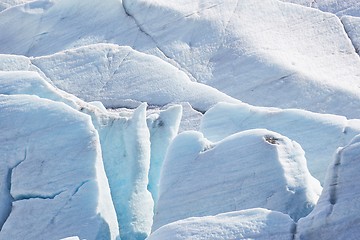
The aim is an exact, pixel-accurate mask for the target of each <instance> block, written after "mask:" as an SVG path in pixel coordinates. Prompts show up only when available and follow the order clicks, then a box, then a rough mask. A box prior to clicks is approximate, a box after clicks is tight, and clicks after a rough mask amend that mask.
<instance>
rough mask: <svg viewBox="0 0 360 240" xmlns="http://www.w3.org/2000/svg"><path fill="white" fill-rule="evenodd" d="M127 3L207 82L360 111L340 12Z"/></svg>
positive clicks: (356, 72)
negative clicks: (336, 13) (335, 13)
mask: <svg viewBox="0 0 360 240" xmlns="http://www.w3.org/2000/svg"><path fill="white" fill-rule="evenodd" d="M124 6H126V8H127V9H128V10H127V12H128V13H130V14H131V15H132V16H134V17H135V18H136V19H137V22H138V24H139V25H140V26H141V27H142V29H143V30H144V31H145V32H147V33H148V34H149V35H151V36H152V38H153V39H155V41H156V42H157V44H158V46H161V49H162V51H163V52H165V54H166V55H167V56H169V57H170V58H172V59H175V60H176V62H178V63H179V64H181V66H183V68H186V69H187V70H188V72H189V73H191V74H192V76H194V78H195V79H196V80H197V81H199V82H203V83H206V84H208V85H211V86H213V87H215V88H217V89H219V90H220V91H222V92H225V93H227V94H229V95H231V96H233V97H236V98H238V99H240V100H242V101H245V102H248V103H250V104H253V105H262V106H276V107H287V108H289V107H292V108H293V107H296V108H304V109H307V110H312V111H319V112H327V113H335V114H340V115H345V116H348V117H351V118H354V117H358V116H360V114H359V113H360V112H358V111H357V110H356V109H357V107H356V106H357V105H358V104H359V97H360V92H359V90H358V86H359V76H360V61H359V58H358V56H357V54H356V53H355V51H354V48H353V46H352V44H351V42H350V41H349V39H348V36H347V34H346V33H345V31H344V28H343V25H342V24H341V22H340V20H339V19H338V18H337V17H336V16H335V15H333V14H329V13H323V12H320V11H318V10H314V9H311V8H308V7H302V6H299V5H296V4H289V3H282V2H280V1H276V0H266V1H263V0H256V1H236V0H234V1H227V2H226V4H224V2H223V1H220V0H212V1H207V2H203V1H195V2H194V1H185V2H181V3H179V2H177V1H175V0H173V1H162V0H157V1H152V2H149V1H146V0H138V1H131V3H130V1H126V2H125V1H124ZM159 12H160V13H161V14H159ZM164 19H165V20H164ZM204 36H206V37H204ZM299 96H301V98H300V97H299ZM344 105H347V106H349V108H344V107H342V106H344ZM350 109H351V110H350Z"/></svg>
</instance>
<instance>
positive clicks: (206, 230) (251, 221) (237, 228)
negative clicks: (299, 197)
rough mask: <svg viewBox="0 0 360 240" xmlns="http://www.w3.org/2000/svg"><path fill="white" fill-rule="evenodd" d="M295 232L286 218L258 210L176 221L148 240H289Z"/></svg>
mask: <svg viewBox="0 0 360 240" xmlns="http://www.w3.org/2000/svg"><path fill="white" fill-rule="evenodd" d="M295 229H296V225H295V223H294V222H293V220H292V219H291V218H289V216H287V215H285V214H282V213H279V212H276V211H269V210H266V209H260V208H257V209H249V210H243V211H236V212H229V213H223V214H219V215H215V216H205V217H193V218H187V219H184V220H180V221H176V222H173V223H170V224H168V225H165V226H163V227H161V228H159V229H158V230H157V231H155V232H154V233H152V234H151V235H150V237H149V238H148V240H157V239H174V240H185V239H191V240H207V239H219V240H220V239H223V240H226V239H259V240H260V239H261V240H291V239H293V236H294V231H295Z"/></svg>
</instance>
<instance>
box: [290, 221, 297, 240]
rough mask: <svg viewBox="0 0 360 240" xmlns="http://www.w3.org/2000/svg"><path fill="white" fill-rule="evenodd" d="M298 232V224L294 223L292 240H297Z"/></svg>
mask: <svg viewBox="0 0 360 240" xmlns="http://www.w3.org/2000/svg"><path fill="white" fill-rule="evenodd" d="M296 231H297V224H296V223H293V225H292V226H291V234H292V235H291V240H295V237H296Z"/></svg>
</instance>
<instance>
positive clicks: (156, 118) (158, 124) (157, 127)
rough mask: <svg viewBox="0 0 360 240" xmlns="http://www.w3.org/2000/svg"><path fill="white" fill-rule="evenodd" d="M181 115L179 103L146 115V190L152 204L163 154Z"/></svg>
mask: <svg viewBox="0 0 360 240" xmlns="http://www.w3.org/2000/svg"><path fill="white" fill-rule="evenodd" d="M181 116H182V106H181V105H175V106H170V107H168V108H167V109H165V110H160V111H157V112H153V113H151V114H150V115H148V116H147V120H146V121H147V126H148V128H149V131H150V144H151V157H150V170H149V184H148V190H149V191H150V192H151V194H152V198H153V200H154V203H155V204H154V206H156V202H157V199H158V188H159V178H160V172H161V168H162V165H163V161H164V159H165V154H166V151H167V148H168V146H169V144H170V142H171V141H172V140H173V138H174V137H175V136H176V134H177V133H178V131H179V126H180V121H181Z"/></svg>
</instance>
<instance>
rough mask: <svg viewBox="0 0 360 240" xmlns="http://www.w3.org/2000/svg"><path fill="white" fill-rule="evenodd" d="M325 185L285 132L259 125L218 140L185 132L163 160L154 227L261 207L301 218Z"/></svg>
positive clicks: (294, 217)
mask: <svg viewBox="0 0 360 240" xmlns="http://www.w3.org/2000/svg"><path fill="white" fill-rule="evenodd" d="M224 156H226V157H225V158H224ZM189 186H191V188H189ZM321 189H322V188H321V186H320V183H319V181H317V180H316V179H315V178H313V177H312V176H311V175H310V173H309V172H308V170H307V168H306V160H305V157H304V152H303V150H302V149H301V147H300V146H299V145H298V144H297V143H296V142H293V141H291V140H289V139H288V138H286V137H284V136H281V135H279V134H276V133H274V132H271V131H267V130H262V129H257V130H248V131H244V132H240V133H237V134H234V135H231V136H229V137H227V138H225V139H223V140H222V141H219V142H216V143H213V142H210V141H209V140H207V139H206V138H204V137H203V136H202V134H201V133H199V132H190V131H189V132H183V133H181V134H179V135H178V136H177V137H176V138H175V139H174V140H173V142H172V144H171V145H170V147H169V150H168V152H167V155H166V159H165V160H164V166H163V170H162V174H161V177H160V184H159V200H158V203H157V206H156V209H155V215H154V223H153V227H152V231H154V230H156V229H158V228H159V227H161V226H163V225H165V224H168V223H171V222H174V221H176V220H180V219H185V218H187V217H201V216H206V215H214V214H219V213H222V212H230V211H235V210H243V209H249V208H258V207H262V208H266V209H270V210H276V211H280V212H283V213H286V214H288V215H289V216H291V217H292V218H293V219H294V220H295V221H297V220H298V219H299V218H301V217H303V216H306V215H307V214H308V213H309V212H310V211H311V210H312V208H313V207H314V206H315V204H316V202H317V199H318V197H319V195H320V193H321ZM224 196H226V197H225V198H224Z"/></svg>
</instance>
